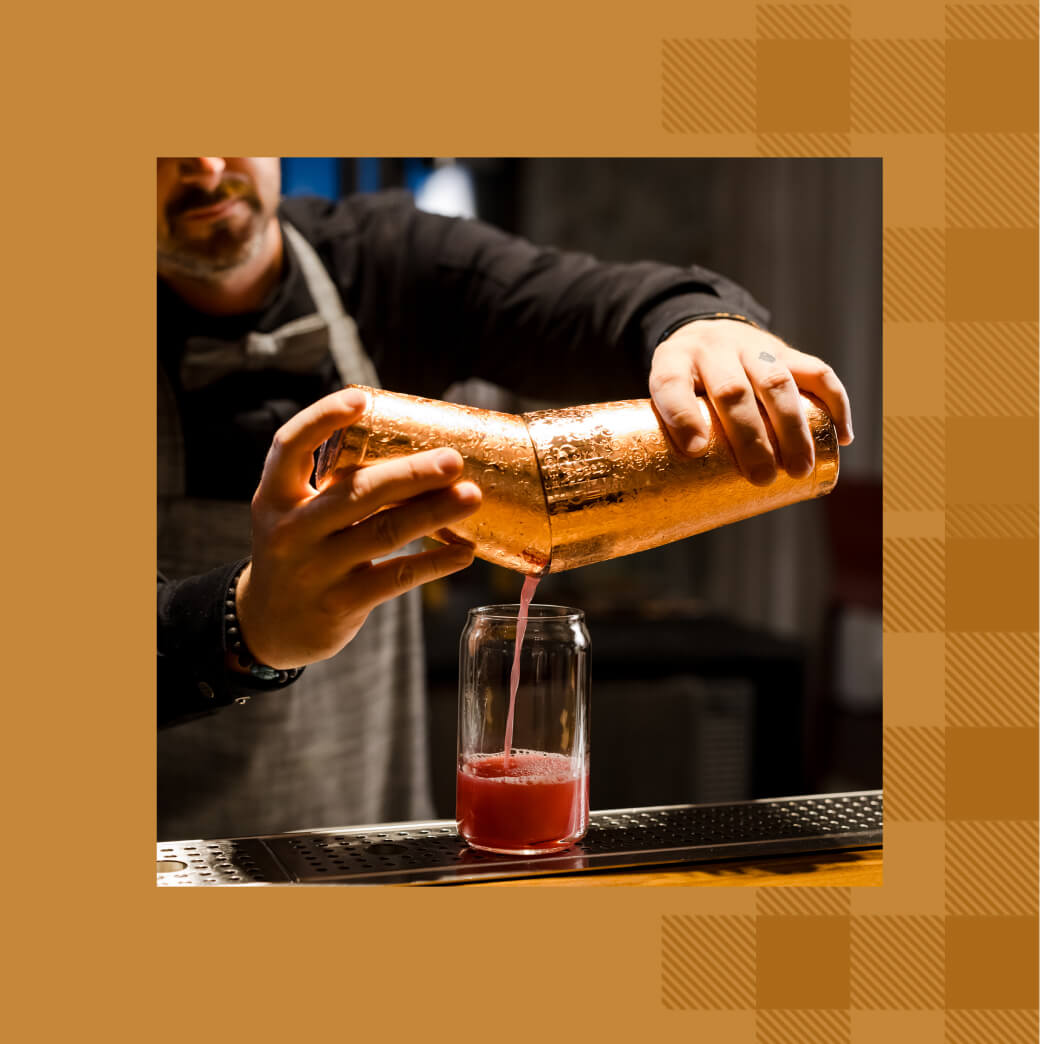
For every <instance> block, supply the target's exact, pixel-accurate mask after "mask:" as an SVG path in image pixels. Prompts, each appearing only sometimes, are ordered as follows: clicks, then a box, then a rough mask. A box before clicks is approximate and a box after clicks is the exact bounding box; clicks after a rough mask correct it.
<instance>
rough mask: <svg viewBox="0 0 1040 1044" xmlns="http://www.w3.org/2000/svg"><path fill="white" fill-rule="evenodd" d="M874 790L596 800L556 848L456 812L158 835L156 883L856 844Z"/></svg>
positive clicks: (419, 874) (871, 840)
mask: <svg viewBox="0 0 1040 1044" xmlns="http://www.w3.org/2000/svg"><path fill="white" fill-rule="evenodd" d="M881 836H882V801H881V791H880V790H868V791H858V792H855V793H846V794H821V795H814V796H810V797H790V798H769V799H765V800H760V801H739V802H734V803H730V804H717V805H666V806H661V807H658V808H627V809H612V810H609V811H605V812H593V813H591V816H590V825H589V830H588V833H587V834H586V835H585V838H584V840H583V841H582V842H581V844H580V845H575V846H574V847H573V848H569V849H567V850H565V851H563V852H559V853H554V854H553V855H543V856H535V857H513V856H500V855H493V854H491V853H486V852H476V851H473V850H472V849H470V848H468V847H467V846H466V844H465V842H463V840H462V839H461V838H460V837H459V835H458V832H457V831H456V829H455V823H454V821H453V820H445V819H438V820H430V821H428V822H423V823H385V824H382V825H379V826H368V827H350V828H347V829H342V830H301V831H296V832H294V833H289V834H276V835H269V836H264V837H239V838H230V839H226V840H220V841H172V842H162V843H160V844H159V845H157V846H156V860H157V884H160V885H212V884H420V883H422V884H454V883H462V882H466V881H483V880H490V879H494V878H510V877H531V876H538V875H547V874H562V873H573V872H575V871H586V870H608V869H613V868H622V867H632V866H665V865H668V864H674V863H704V862H715V861H718V860H724V859H748V858H757V857H760V856H776V855H788V854H793V853H799V852H817V851H818V852H823V851H832V850H834V849H842V848H863V847H866V846H868V845H877V844H880V843H881Z"/></svg>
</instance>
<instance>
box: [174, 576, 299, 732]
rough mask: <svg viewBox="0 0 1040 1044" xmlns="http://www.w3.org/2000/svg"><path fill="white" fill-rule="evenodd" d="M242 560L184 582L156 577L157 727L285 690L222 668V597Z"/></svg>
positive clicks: (276, 685) (223, 665)
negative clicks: (250, 698) (239, 700)
mask: <svg viewBox="0 0 1040 1044" xmlns="http://www.w3.org/2000/svg"><path fill="white" fill-rule="evenodd" d="M244 562H245V560H244V559H243V560H240V561H238V562H230V563H228V564H226V565H222V566H218V567H217V568H216V569H213V570H210V572H208V573H203V574H201V575H200V576H189V577H186V578H185V579H183V580H167V579H166V578H165V577H164V576H163V575H162V574H161V573H160V574H159V575H158V584H157V594H158V627H157V631H156V647H157V651H158V657H157V663H158V668H157V700H156V714H157V719H158V721H157V724H158V726H159V728H166V727H167V726H170V725H177V724H180V723H181V722H185V721H190V720H192V719H193V718H199V717H203V716H205V715H209V714H214V713H216V712H217V711H219V710H221V709H222V708H224V707H228V706H230V705H231V704H232V703H233V702H234V701H235V700H238V699H242V698H244V697H252V696H256V695H257V693H258V692H264V691H270V690H272V689H278V688H285V687H286V685H285V684H284V683H283V684H280V685H279V684H273V683H270V682H262V681H258V680H256V679H254V678H252V677H250V676H249V675H246V674H239V673H238V672H236V671H230V670H228V669H227V667H226V666H225V662H224V656H225V645H224V621H223V607H224V599H225V597H226V595H227V591H228V589H229V587H230V584H231V580H232V578H233V577H234V576H235V574H236V573H237V572H238V570H239V569H240V568H241V567H242V565H243V564H244ZM288 684H291V682H290V683H288Z"/></svg>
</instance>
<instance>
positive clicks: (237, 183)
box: [156, 156, 280, 279]
mask: <svg viewBox="0 0 1040 1044" xmlns="http://www.w3.org/2000/svg"><path fill="white" fill-rule="evenodd" d="M156 188H157V191H158V199H157V207H156V214H157V220H158V259H159V269H160V271H162V270H168V271H173V270H175V271H177V272H180V273H183V274H185V275H193V276H197V277H198V278H202V279H206V278H213V277H217V276H219V275H220V274H221V273H223V272H227V271H229V270H230V269H233V268H236V267H237V266H239V265H241V264H244V263H245V262H246V261H249V260H250V259H251V258H252V257H254V256H255V255H256V253H257V251H258V250H259V249H260V246H261V244H262V243H263V238H264V232H265V231H266V229H267V227H268V225H269V223H270V221H271V220H272V218H273V217H274V213H275V209H276V208H277V206H278V195H279V189H280V176H279V164H278V159H277V157H275V156H177V157H173V158H164V159H159V160H158V161H157V164H156Z"/></svg>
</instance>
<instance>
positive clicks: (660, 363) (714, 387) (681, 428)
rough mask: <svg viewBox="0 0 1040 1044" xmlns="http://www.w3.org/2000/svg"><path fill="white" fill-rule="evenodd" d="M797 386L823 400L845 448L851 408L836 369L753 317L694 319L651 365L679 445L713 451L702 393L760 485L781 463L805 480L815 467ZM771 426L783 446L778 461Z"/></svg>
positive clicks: (660, 406) (695, 453)
mask: <svg viewBox="0 0 1040 1044" xmlns="http://www.w3.org/2000/svg"><path fill="white" fill-rule="evenodd" d="M799 389H802V390H804V391H807V392H809V393H811V394H812V395H815V396H816V397H817V398H818V399H820V401H821V402H822V403H823V406H824V408H825V409H826V410H827V412H828V413H829V414H830V415H831V417H832V419H833V420H834V424H835V427H836V428H837V431H838V441H839V443H841V445H843V446H847V445H848V444H849V443H850V442H851V441H852V412H851V409H850V407H849V397H848V395H847V394H846V392H845V388H844V386H843V385H842V383H841V381H840V380H838V378H837V376H836V375H835V373H834V371H833V370H832V369H831V368H830V367H829V366H828V365H827V364H826V363H825V362H824V361H823V360H822V359H817V358H816V357H815V356H813V355H806V354H805V353H804V352H799V351H797V350H795V349H794V348H791V347H789V346H788V345H786V344H784V342H783V341H781V340H780V339H779V338H778V337H774V336H773V335H772V334H769V333H766V332H765V331H763V330H759V329H758V328H757V327H754V326H751V325H750V324H749V323H743V322H740V321H739V320H735V319H709V320H696V319H695V320H693V321H692V322H689V323H687V324H686V325H685V326H681V327H679V329H678V330H676V331H675V332H674V333H673V334H672V335H671V336H669V337H667V338H666V339H665V340H664V341H662V342H661V344H659V345H658V347H657V350H656V351H655V352H654V358H653V364H652V366H651V370H650V395H651V396H652V398H653V401H654V405H655V406H656V407H657V412H658V413H659V414H660V415H661V420H662V421H663V422H664V425H665V427H666V428H667V429H668V433H669V435H670V436H671V437H672V440H673V441H674V442H675V444H676V446H678V447H679V449H680V450H682V451H683V452H684V453H687V454H688V455H689V456H691V457H699V456H702V455H703V454H704V453H705V451H706V450H707V448H708V436H709V434H710V425H709V423H708V421H707V419H706V417H705V415H704V414H703V413H702V412H701V409H700V408H699V407H698V404H697V399H696V397H697V395H698V394H703V395H705V396H706V397H707V398H708V400H709V401H710V402H711V404H712V406H713V407H714V409H715V412H716V413H717V414H718V416H719V420H720V422H721V423H722V427H723V429H724V431H725V433H726V438H727V439H728V440H729V444H730V445H731V446H732V447H733V452H734V453H735V454H736V457H737V462H738V463H739V464H740V469H741V471H742V472H743V473H744V475H745V476H746V477H747V478H748V479H749V480H750V481H751V482H753V483H755V485H757V486H767V485H769V483H771V482H772V481H773V480H774V479H775V478H776V474H777V469H778V468H781V467H782V468H783V469H784V470H785V471H786V472H787V473H788V474H789V475H791V476H792V478H804V477H805V476H806V475H808V474H809V472H811V471H812V469H813V464H814V456H813V442H812V436H811V434H810V433H809V426H808V424H807V422H806V420H805V415H804V414H803V413H802V407H801V400H800V397H799ZM760 406H761V408H760ZM767 426H768V428H771V429H772V432H773V435H774V436H775V439H776V444H777V445H778V446H779V449H780V454H779V457H780V459H779V460H778V459H777V454H776V453H774V451H773V445H772V442H771V441H770V437H769V430H768V429H767Z"/></svg>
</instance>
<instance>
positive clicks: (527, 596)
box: [502, 576, 539, 762]
mask: <svg viewBox="0 0 1040 1044" xmlns="http://www.w3.org/2000/svg"><path fill="white" fill-rule="evenodd" d="M538 580H539V577H537V576H528V577H525V578H524V586H523V590H522V591H521V592H520V612H519V613H517V617H516V646H515V648H514V649H513V669H512V671H511V672H510V674H509V715H508V716H507V718H506V742H505V749H504V750H503V751H502V753H503V754H504V755H505V757H506V759H507V762H508V759H509V756H510V754H511V753H512V748H513V711H514V710H515V709H516V690H517V686H518V685H519V684H520V646H521V645H523V642H524V632H525V631H526V630H527V611H528V609H529V608H530V605H531V599H532V598H534V591H535V588H536V587H537V586H538Z"/></svg>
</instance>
